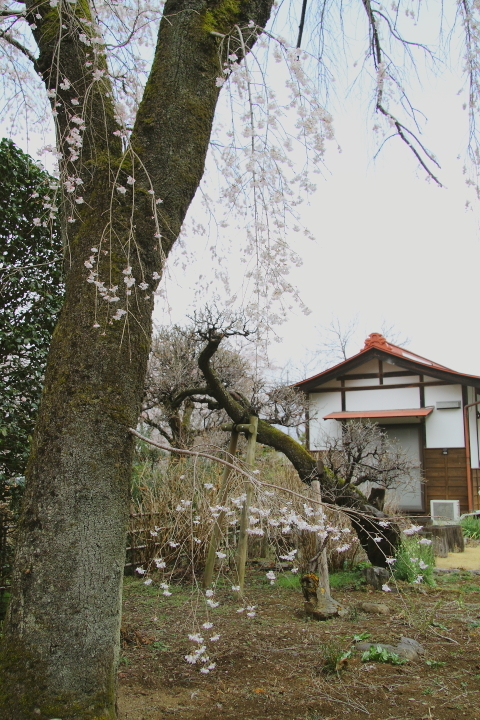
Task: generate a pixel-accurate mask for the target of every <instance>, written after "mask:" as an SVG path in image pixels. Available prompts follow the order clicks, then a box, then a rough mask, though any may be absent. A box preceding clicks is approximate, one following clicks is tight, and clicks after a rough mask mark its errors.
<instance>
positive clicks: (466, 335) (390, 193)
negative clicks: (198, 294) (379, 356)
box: [156, 73, 480, 375]
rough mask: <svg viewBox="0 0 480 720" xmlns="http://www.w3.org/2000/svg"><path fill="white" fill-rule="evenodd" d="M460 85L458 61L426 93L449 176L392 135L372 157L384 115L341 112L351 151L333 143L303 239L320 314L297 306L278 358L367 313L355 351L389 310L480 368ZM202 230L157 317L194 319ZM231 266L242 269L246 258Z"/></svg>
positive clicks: (424, 346)
mask: <svg viewBox="0 0 480 720" xmlns="http://www.w3.org/2000/svg"><path fill="white" fill-rule="evenodd" d="M459 88H460V77H459V76H457V75H455V74H454V73H453V74H452V73H448V74H446V75H444V76H443V78H440V79H437V80H434V79H431V80H430V83H429V85H428V87H427V88H425V87H424V88H423V89H422V90H421V91H420V92H419V93H418V95H417V97H416V98H415V99H416V100H419V101H420V100H421V102H422V108H424V109H425V112H426V113H427V114H428V118H429V121H428V124H427V126H426V128H425V132H424V135H423V138H422V139H424V140H425V143H426V145H427V146H428V147H429V148H430V149H432V150H433V151H434V152H435V154H436V156H437V158H438V160H439V162H440V164H441V166H442V169H441V170H440V171H439V177H440V178H441V180H442V182H443V184H444V185H445V187H444V188H438V187H437V186H436V185H435V184H434V183H433V182H427V181H426V180H425V173H424V171H423V170H421V169H420V168H419V167H418V164H417V162H416V161H415V159H414V158H413V157H412V156H411V154H410V153H409V151H408V149H407V148H406V146H404V145H403V143H401V142H400V141H399V140H392V141H390V143H389V144H388V145H387V146H386V147H385V148H384V149H383V150H382V152H381V154H380V156H379V157H378V158H377V159H376V160H375V161H373V157H374V155H375V144H374V141H373V140H372V137H371V132H370V127H371V126H372V125H373V122H374V120H372V119H371V116H369V115H368V108H365V105H364V104H362V103H361V102H360V101H359V100H358V98H354V97H353V98H351V99H350V100H349V101H348V102H347V103H345V104H344V106H343V107H341V108H338V109H337V111H336V112H335V113H334V118H335V130H336V139H337V141H338V143H339V145H340V146H341V148H342V153H341V154H339V153H338V152H337V151H336V149H335V148H334V147H332V149H331V151H330V152H329V153H328V155H327V166H328V169H329V171H330V173H331V174H330V175H329V176H326V177H325V179H320V181H319V182H318V189H317V192H316V194H315V196H314V197H312V198H311V199H310V201H309V203H308V204H305V205H304V206H303V208H302V219H303V220H304V222H305V223H306V225H308V227H309V228H310V229H311V231H312V232H313V234H314V236H315V242H314V243H311V242H310V241H304V242H303V243H302V247H301V248H299V247H298V246H297V249H298V250H299V252H300V254H301V255H302V257H303V260H304V264H303V266H302V268H300V269H298V270H297V269H295V271H294V272H292V275H291V279H292V280H293V282H294V284H295V285H296V286H297V287H298V288H299V291H300V294H301V296H302V299H303V301H304V302H305V303H306V304H307V305H308V307H309V308H310V310H311V314H310V315H309V316H307V317H306V316H304V315H303V314H302V313H301V312H300V310H296V309H293V310H292V312H291V315H290V320H289V321H288V322H287V323H285V324H284V325H283V326H281V327H279V328H278V329H277V332H278V334H279V335H280V336H281V338H282V339H283V342H282V343H279V344H277V343H274V344H273V345H272V346H271V349H270V355H271V357H272V359H273V360H274V361H275V362H276V364H277V366H283V365H285V364H287V363H288V362H289V361H290V362H292V363H293V364H294V365H301V364H302V362H303V360H304V359H305V358H306V357H307V355H308V356H310V355H311V351H312V350H314V349H315V347H317V346H318V345H319V343H320V342H321V334H320V333H319V331H318V328H319V327H321V326H326V325H328V324H329V323H330V321H331V320H332V318H338V319H339V320H340V322H341V323H342V324H344V325H347V324H348V322H349V321H351V320H352V319H353V318H355V317H356V318H357V320H358V332H357V335H356V338H355V339H354V341H353V342H352V344H351V351H352V353H353V352H357V351H358V350H359V349H360V348H361V347H362V346H363V340H364V338H365V337H366V336H367V335H368V334H369V333H370V332H375V331H379V330H380V328H381V326H382V324H383V323H384V322H385V323H386V325H393V326H395V328H396V329H397V330H398V331H400V332H401V334H402V335H403V336H408V338H409V339H410V342H409V345H408V347H409V348H410V349H411V350H412V351H414V352H417V353H419V354H421V355H424V356H426V357H429V358H430V359H432V360H435V361H437V362H440V363H442V364H445V365H447V366H449V367H452V368H453V369H455V370H458V371H463V372H466V373H470V374H478V375H480V340H479V331H478V329H477V326H478V320H477V318H478V315H479V311H478V296H479V292H480V286H479V282H478V280H477V277H478V270H479V268H480V242H479V225H478V221H479V213H478V210H477V209H476V208H475V206H474V210H473V211H472V210H470V211H467V210H466V207H465V206H466V201H467V199H469V198H471V195H469V192H468V189H467V186H466V184H465V177H464V175H463V172H462V170H463V164H464V162H463V161H464V156H465V146H466V141H467V134H468V122H467V117H466V113H465V111H464V110H462V103H463V99H462V98H461V97H459V96H457V94H456V93H457V91H458V89H459ZM193 242H195V243H196V244H197V247H198V252H197V263H196V264H195V265H192V267H191V270H190V272H188V273H185V271H184V270H181V271H176V270H175V268H174V267H172V270H171V280H170V281H169V283H168V290H169V299H170V303H171V306H172V307H173V310H172V311H170V312H169V313H165V311H164V310H163V305H160V307H159V311H158V313H157V315H156V319H157V321H158V322H163V321H165V320H166V319H167V318H169V319H171V320H174V321H176V322H183V321H184V318H185V314H188V312H191V309H192V305H191V303H192V302H193V293H194V288H195V287H196V286H198V280H197V278H198V275H203V276H204V277H208V275H209V268H208V264H209V263H208V260H207V261H205V258H206V257H207V258H208V253H207V251H206V247H207V245H208V240H205V243H204V245H202V242H201V240H199V239H198V238H195V239H192V243H193ZM230 272H231V275H232V277H233V278H235V273H236V267H235V266H234V267H232V268H231V270H230ZM200 282H201V283H202V282H204V280H203V279H202V281H200ZM240 282H241V280H240V278H238V283H240ZM233 285H235V282H233ZM311 370H312V373H313V372H315V363H313V364H312V365H311Z"/></svg>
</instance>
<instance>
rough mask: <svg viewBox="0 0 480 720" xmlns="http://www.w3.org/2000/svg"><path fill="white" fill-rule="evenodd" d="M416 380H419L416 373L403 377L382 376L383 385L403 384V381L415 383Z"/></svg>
mask: <svg viewBox="0 0 480 720" xmlns="http://www.w3.org/2000/svg"><path fill="white" fill-rule="evenodd" d="M392 372H393V371H392ZM416 382H420V377H419V376H418V375H407V376H404V377H384V378H383V384H384V385H403V384H404V383H407V384H408V383H416Z"/></svg>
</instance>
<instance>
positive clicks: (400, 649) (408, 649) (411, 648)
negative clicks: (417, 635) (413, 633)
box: [355, 637, 425, 660]
mask: <svg viewBox="0 0 480 720" xmlns="http://www.w3.org/2000/svg"><path fill="white" fill-rule="evenodd" d="M355 647H356V649H357V650H360V651H361V652H364V651H365V650H370V648H371V647H379V648H381V649H382V650H388V652H392V653H395V654H396V655H398V656H399V657H401V658H403V659H404V660H418V656H419V655H423V654H424V652H425V650H424V648H423V645H420V643H419V642H417V641H416V640H413V639H412V638H406V637H402V638H400V642H399V643H398V645H396V646H393V645H388V644H385V643H372V642H362V643H358V645H356V646H355Z"/></svg>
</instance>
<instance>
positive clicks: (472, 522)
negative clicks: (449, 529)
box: [460, 515, 480, 540]
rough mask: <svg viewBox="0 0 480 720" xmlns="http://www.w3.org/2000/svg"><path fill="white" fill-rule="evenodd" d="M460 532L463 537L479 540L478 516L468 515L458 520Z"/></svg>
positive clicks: (479, 523)
mask: <svg viewBox="0 0 480 720" xmlns="http://www.w3.org/2000/svg"><path fill="white" fill-rule="evenodd" d="M460 525H461V527H462V532H463V534H464V535H465V537H468V538H472V540H480V518H478V517H474V516H472V515H470V516H469V517H464V518H463V519H462V520H460Z"/></svg>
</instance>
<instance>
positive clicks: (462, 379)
mask: <svg viewBox="0 0 480 720" xmlns="http://www.w3.org/2000/svg"><path fill="white" fill-rule="evenodd" d="M372 357H377V358H379V359H383V360H390V359H391V358H394V359H395V364H396V365H399V366H400V367H404V368H406V369H410V370H416V371H417V372H418V373H419V374H426V375H430V376H432V377H437V378H440V379H443V380H452V381H455V382H458V383H460V384H462V385H472V386H474V387H478V388H480V377H478V376H477V375H465V374H464V373H459V372H457V371H456V370H451V369H450V368H448V367H446V366H445V365H440V363H436V362H434V361H433V360H428V358H424V357H422V356H421V355H417V354H416V353H412V352H410V351H409V350H405V348H401V347H398V345H394V344H393V343H389V342H388V341H387V340H386V339H385V338H384V337H383V335H381V334H380V333H371V334H370V335H369V336H368V337H367V339H366V340H365V345H364V346H363V348H362V349H361V350H360V352H359V353H357V354H356V355H353V356H352V357H350V358H348V359H347V360H344V361H343V362H341V363H338V365H334V366H333V367H331V368H328V369H327V370H323V372H321V373H318V374H317V375H313V376H312V377H310V378H307V379H306V380H301V381H300V382H298V383H295V385H294V387H297V388H299V389H301V390H305V391H308V390H311V389H312V388H314V387H316V386H317V385H323V384H324V383H326V382H328V381H329V380H334V379H335V378H336V377H338V376H339V375H342V374H344V373H346V372H349V371H350V370H352V369H353V368H356V367H358V366H359V365H363V363H365V362H367V361H368V360H369V359H371V358H372Z"/></svg>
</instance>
